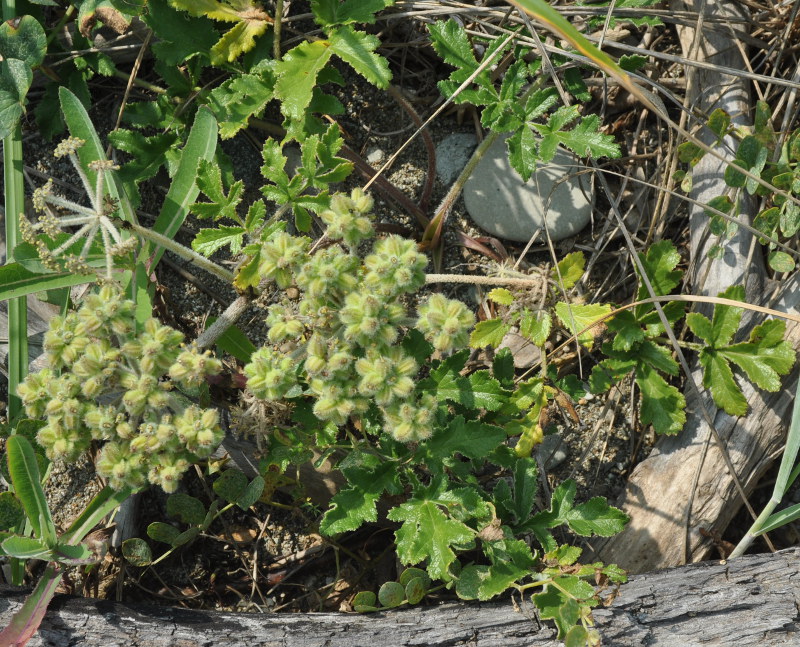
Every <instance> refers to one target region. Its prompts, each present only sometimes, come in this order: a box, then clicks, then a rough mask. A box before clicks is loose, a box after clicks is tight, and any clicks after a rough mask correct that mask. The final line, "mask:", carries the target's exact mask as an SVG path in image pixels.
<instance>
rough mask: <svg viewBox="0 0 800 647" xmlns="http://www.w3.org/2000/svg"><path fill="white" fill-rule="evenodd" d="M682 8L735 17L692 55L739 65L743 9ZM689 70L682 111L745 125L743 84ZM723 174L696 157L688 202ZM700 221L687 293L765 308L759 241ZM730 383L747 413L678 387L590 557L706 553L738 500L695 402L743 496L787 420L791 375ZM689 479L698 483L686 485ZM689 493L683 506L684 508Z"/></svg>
mask: <svg viewBox="0 0 800 647" xmlns="http://www.w3.org/2000/svg"><path fill="white" fill-rule="evenodd" d="M687 4H688V5H689V7H688V8H689V9H690V10H693V11H696V12H699V11H700V10H701V7H702V6H703V5H705V10H706V16H708V17H709V18H712V17H713V18H717V19H719V18H727V19H739V22H736V21H734V22H726V21H724V20H723V21H721V22H720V21H719V20H716V21H712V20H710V19H709V20H706V21H705V23H704V25H703V28H702V35H701V37H700V41H699V42H700V47H699V49H698V50H697V56H696V58H697V59H701V60H705V61H708V62H711V63H714V64H719V65H726V66H728V67H734V68H739V69H744V62H743V61H742V57H741V53H740V50H739V48H738V47H737V45H736V42H735V39H736V33H735V29H739V28H741V27H740V26H739V25H741V24H742V23H741V19H742V18H743V17H744V12H745V11H746V9H745V6H744V5H743V4H740V3H730V2H723V1H722V0H708V1H707V2H705V3H704V2H702V0H692V1H690V2H688V3H687ZM673 7H674V8H686V5H685V4H683V3H681V2H676V3H673ZM680 36H681V43H682V46H683V53H684V55H685V56H689V55H690V53H691V52H692V51H693V47H692V42H693V39H694V38H695V30H694V29H690V28H683V29H682V31H681V32H680ZM692 73H693V74H694V75H695V76H694V81H693V83H692V84H690V85H691V89H690V92H689V97H690V104H691V107H692V108H696V109H700V110H702V111H703V112H704V113H705V114H710V113H711V112H712V111H713V110H714V109H715V108H718V107H721V108H723V109H724V110H725V111H726V112H728V113H729V114H730V115H732V117H733V120H734V123H739V124H743V123H746V122H747V121H748V119H749V117H748V115H749V111H750V98H749V93H748V87H747V85H746V83H745V82H744V80H743V79H739V78H736V77H731V76H726V75H722V74H719V73H717V72H713V71H710V70H696V71H694V72H691V71H687V74H692ZM699 136H700V137H701V138H703V139H704V140H705V141H707V142H709V143H711V142H713V141H714V139H715V136H714V135H713V133H711V132H710V131H708V129H704V130H702V131H701V132H700V133H699ZM734 150H735V144H734V143H733V142H731V141H727V142H726V154H728V156H729V157H730V159H733V152H734ZM724 170H725V164H724V163H722V162H720V161H719V160H717V159H716V158H713V157H711V156H710V155H706V156H705V157H704V158H703V159H702V160H701V161H700V163H699V164H698V165H697V166H696V167H695V168H694V171H693V178H694V183H693V190H692V197H693V198H694V199H696V200H699V201H700V202H708V201H709V200H710V199H711V198H713V197H716V196H719V195H722V194H723V193H724V192H725V190H726V185H725V182H724V180H723V173H724ZM754 209H755V205H754V203H753V202H752V201H751V200H749V198H748V197H745V199H743V201H742V209H741V213H740V216H739V217H740V218H741V219H742V220H743V221H744V222H746V223H747V224H751V221H752V217H753V214H754ZM708 220H709V219H708V216H707V215H706V214H705V213H704V210H703V209H702V208H701V207H697V206H692V207H691V209H690V223H689V225H690V236H691V238H690V250H691V266H690V270H689V275H690V286H691V291H692V293H693V294H698V295H712V296H716V295H717V294H718V293H719V292H721V291H722V290H724V289H725V288H727V287H729V286H730V285H745V286H746V294H747V299H748V301H749V302H750V303H756V304H760V305H768V304H767V303H766V296H765V292H766V290H765V283H766V281H765V279H764V276H765V270H764V263H763V255H762V250H761V248H760V246H759V245H757V244H755V245H754V241H753V236H752V235H751V234H750V233H749V232H747V231H745V230H744V229H742V228H739V229H738V231H737V232H736V234H735V235H734V236H733V237H732V238H730V239H728V240H727V241H720V240H718V239H717V238H716V237H714V236H711V235H710V234H709V232H708ZM715 243H722V244H723V249H724V253H723V255H722V256H721V257H719V258H717V259H714V260H710V259H709V258H708V250H709V248H710V247H711V245H713V244H715ZM751 246H753V249H751ZM797 287H798V286H797V281H794V282H792V283H790V284H787V285H786V286H784V291H785V297H786V298H785V299H784V300H783V302H782V305H781V306H779V307H782V308H785V309H788V308H796V307H797V305H798V303H799V302H798V300H797V298H796V297H797ZM698 310H701V311H704V312H705V314H710V312H711V309H710V307H706V308H698ZM753 323H755V322H754V318H753V317H749V316H745V317H744V318H743V325H744V327H743V331H742V332H741V333H740V334H743V333H744V332H746V331H747V329H748V326H752V324H753ZM798 337H799V335H798V331H797V330H791V331H790V339H791V340H792V343H793V345H794V346H795V348H800V343H799V342H798ZM692 377H693V379H694V381H695V384H698V385H700V387H701V389H702V371H701V370H700V369H699V366H698V364H697V363H695V364H694V366H693V367H692ZM739 384H740V385H741V386H742V390H743V392H744V395H745V397H746V398H747V401H748V404H749V407H750V413H748V414H747V415H746V416H744V417H742V418H736V417H732V416H729V415H727V414H726V413H725V412H724V411H719V410H717V408H716V406H715V405H714V402H713V400H712V399H711V397H710V394H709V393H707V392H704V393H703V394H702V396H701V398H700V400H699V401H698V398H697V397H696V396H695V394H694V392H693V390H692V389H691V388H689V387H687V388H686V390H685V392H684V394H685V396H686V401H687V410H686V413H687V422H686V425H685V427H684V429H683V430H682V431H681V433H679V434H678V435H676V436H674V437H664V438H661V439H660V440H659V441H658V442H657V443H656V446H655V448H654V450H653V451H652V453H651V455H650V456H649V457H648V458H647V459H645V460H644V461H643V462H641V463H640V464H639V465H638V466H637V467H636V469H635V470H634V471H633V473H632V474H631V476H630V478H629V482H628V485H627V488H626V490H625V492H624V494H623V496H622V498H621V500H620V501H619V502H618V504H619V505H620V506H621V507H622V508H623V509H624V510H625V511H626V512H627V513H628V514H629V515H630V516H631V522H630V524H628V526H627V527H626V528H625V530H624V531H623V532H622V533H620V534H619V535H616V536H615V537H612V538H610V539H608V540H600V541H597V542H596V543H595V544H594V547H595V548H596V550H597V552H598V556H599V559H602V560H604V561H607V562H615V563H618V564H619V565H620V566H622V567H623V568H625V569H628V570H630V571H631V572H636V573H641V572H646V571H650V570H653V569H656V568H663V567H667V566H675V565H678V564H683V563H685V562H686V561H689V562H691V561H697V560H700V559H704V558H705V557H706V556H707V555H708V552H709V550H710V548H711V546H710V542H709V540H708V539H706V538H704V537H703V536H702V535H701V534H700V530H701V529H706V530H709V531H711V532H712V533H713V532H718V533H722V532H723V531H724V530H725V528H727V526H728V524H729V523H730V520H731V519H732V518H733V516H734V515H735V514H736V512H737V511H738V509H739V508H740V506H741V505H742V499H741V496H740V495H739V494H738V492H737V489H736V487H735V483H734V480H733V478H732V476H731V474H730V470H729V469H728V466H727V464H726V463H725V461H724V460H723V456H722V453H721V450H720V448H719V446H718V445H717V444H716V443H715V441H714V439H713V438H712V436H711V429H710V427H709V425H708V424H707V422H706V420H705V418H704V416H703V415H702V409H701V406H702V407H705V409H706V411H708V412H709V414H710V416H711V418H712V420H713V422H714V427H715V428H716V430H717V431H718V432H719V435H720V437H721V438H722V440H723V443H724V445H725V447H726V448H727V451H728V454H729V456H730V458H731V461H732V463H733V465H734V468H735V471H736V474H737V475H738V476H739V478H740V479H741V480H742V481H744V486H745V491H746V492H748V493H749V492H750V491H751V490H752V488H753V487H754V486H755V485H756V483H757V481H758V479H759V478H760V477H761V475H762V474H763V473H764V472H765V471H766V470H767V469H768V468H769V466H770V465H771V463H772V461H773V460H774V456H775V455H776V453H777V452H778V450H779V449H780V447H781V446H782V443H783V438H784V436H785V433H786V429H787V427H788V420H789V417H790V416H791V405H792V401H793V398H794V392H795V388H796V384H797V371H795V372H793V373H792V375H791V376H789V378H786V379H784V380H783V388H782V389H781V391H779V392H778V393H766V392H764V391H759V390H757V389H754V388H753V386H752V385H751V384H750V383H749V382H745V381H742V380H740V381H739ZM707 444H708V446H707ZM698 473H699V480H698V481H697V486H696V487H695V488H694V489H693V484H694V482H695V478H696V476H697V475H698ZM692 496H694V500H693V502H692V503H691V510H687V507H688V506H689V505H690V503H689V502H690V500H691V499H692ZM687 519H688V524H687Z"/></svg>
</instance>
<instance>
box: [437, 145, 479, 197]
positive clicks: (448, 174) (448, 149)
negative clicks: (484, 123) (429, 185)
mask: <svg viewBox="0 0 800 647" xmlns="http://www.w3.org/2000/svg"><path fill="white" fill-rule="evenodd" d="M477 145H478V140H477V139H476V138H475V135H473V134H472V133H453V134H452V135H448V136H447V137H445V138H444V139H443V140H442V141H441V142H439V145H438V146H437V147H436V177H438V178H439V180H440V181H441V182H442V184H444V185H447V186H450V185H451V184H452V183H453V182H455V179H456V178H457V177H458V174H459V173H461V171H462V169H463V168H464V167H465V166H466V165H467V162H469V158H470V157H471V156H472V151H473V150H475V146H477Z"/></svg>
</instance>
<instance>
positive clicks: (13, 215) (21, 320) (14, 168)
mask: <svg viewBox="0 0 800 647" xmlns="http://www.w3.org/2000/svg"><path fill="white" fill-rule="evenodd" d="M3 180H4V182H5V189H6V190H5V213H6V263H12V262H13V260H14V248H15V247H16V246H17V244H18V243H19V242H20V237H19V220H18V217H19V214H21V213H24V211H25V206H24V201H25V184H24V182H25V179H24V177H23V175H22V135H21V132H20V128H19V125H17V126H16V128H14V130H13V132H12V134H11V135H9V136H8V137H6V138H5V139H4V140H3ZM0 286H4V283H3V281H2V279H0ZM27 373H28V300H27V299H26V298H25V296H17V297H16V298H14V299H11V300H10V301H9V302H8V419H9V420H10V421H12V422H13V421H15V420H17V419H18V418H19V417H20V415H21V414H22V403H21V402H20V399H19V398H18V397H17V386H18V385H19V383H20V382H22V380H24V379H25V375H26V374H27Z"/></svg>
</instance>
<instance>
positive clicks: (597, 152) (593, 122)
mask: <svg viewBox="0 0 800 647" xmlns="http://www.w3.org/2000/svg"><path fill="white" fill-rule="evenodd" d="M575 119H580V121H579V122H578V125H577V126H575V127H574V128H573V129H572V130H564V127H565V126H567V125H569V124H570V123H571V122H573V121H574V120H575ZM530 125H531V126H532V127H533V128H535V129H536V130H538V131H539V133H540V134H541V135H542V141H541V142H540V144H539V156H540V157H541V159H542V161H543V162H549V161H551V160H552V159H553V156H554V155H555V152H556V148H557V147H558V146H559V145H561V146H564V147H565V148H568V149H569V150H571V151H572V152H573V153H575V154H576V155H578V156H579V157H591V158H597V157H611V158H617V157H619V156H620V155H622V152H621V150H620V147H619V144H617V143H616V142H615V141H614V137H613V136H611V135H604V134H603V133H601V132H600V130H599V128H600V117H599V116H598V115H588V116H586V117H581V116H580V115H579V113H578V110H577V106H561V107H560V108H559V109H558V110H556V112H555V113H553V115H552V116H551V117H550V119H549V120H548V122H547V125H546V126H545V125H543V124H536V123H531V124H530Z"/></svg>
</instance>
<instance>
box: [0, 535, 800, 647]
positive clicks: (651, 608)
mask: <svg viewBox="0 0 800 647" xmlns="http://www.w3.org/2000/svg"><path fill="white" fill-rule="evenodd" d="M799 566H800V549H791V550H788V551H782V552H780V553H777V554H774V555H751V556H746V557H741V558H739V559H737V560H734V561H731V562H728V563H720V562H705V563H702V564H691V565H688V566H682V567H678V568H674V569H666V570H663V571H660V572H654V573H647V574H644V575H637V576H634V577H632V578H631V581H630V582H628V583H627V584H624V585H623V586H622V587H621V588H620V590H619V594H618V595H617V596H616V598H614V600H613V602H612V603H611V605H610V606H608V607H606V608H599V609H596V610H595V611H594V618H595V621H596V624H597V628H598V629H599V631H600V633H601V636H602V639H603V644H604V645H613V646H614V647H632V646H640V645H641V646H644V645H647V646H648V647H654V646H664V647H695V646H698V647H699V646H700V645H737V647H748V646H753V647H755V646H758V647H763V646H764V645H770V647H774V646H776V645H800V635H798V634H797V631H798V629H800V612H798V608H799V607H800V568H798V567H799ZM24 597H25V592H24V591H21V590H19V589H12V588H8V587H6V588H0V625H6V624H7V623H8V621H9V619H10V617H11V614H12V613H13V612H14V611H16V610H17V609H19V607H20V606H21V605H22V602H23V600H24ZM28 644H29V645H30V646H31V647H42V646H44V645H47V646H48V647H67V646H70V647H71V646H73V645H81V647H101V646H102V647H113V646H114V645H124V646H125V647H201V646H202V647H207V646H210V645H213V646H214V647H225V646H228V645H230V646H236V647H256V646H258V647H295V646H296V647H315V646H317V645H325V646H326V647H365V646H370V647H371V646H372V645H376V644H390V645H393V646H404V645H409V646H410V645H425V646H427V647H438V646H444V645H470V646H472V647H490V646H491V647H523V646H524V647H533V646H536V647H556V646H557V645H559V644H561V643H559V642H558V641H557V640H556V638H555V631H554V629H553V627H552V625H551V624H550V623H547V622H545V623H542V622H540V621H539V620H538V619H537V616H536V614H535V612H534V608H533V607H532V606H531V605H530V603H529V602H528V601H523V602H522V603H521V604H520V605H516V604H513V603H512V601H511V600H504V601H501V602H492V603H483V604H477V603H476V604H467V603H446V604H442V605H438V606H433V607H428V608H411V609H402V610H395V611H390V612H384V613H377V614H367V615H357V614H337V613H314V614H265V615H261V614H234V613H216V612H212V611H193V610H187V609H176V608H169V607H159V606H152V605H150V606H145V605H129V604H125V603H119V602H109V601H104V600H95V599H88V598H74V597H69V596H56V598H55V599H54V600H53V602H52V603H51V605H50V609H49V610H48V613H47V616H46V617H45V619H44V622H43V623H42V625H41V628H40V630H39V632H38V633H37V634H36V635H35V636H34V637H33V639H32V640H31V641H30V643H28Z"/></svg>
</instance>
